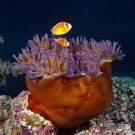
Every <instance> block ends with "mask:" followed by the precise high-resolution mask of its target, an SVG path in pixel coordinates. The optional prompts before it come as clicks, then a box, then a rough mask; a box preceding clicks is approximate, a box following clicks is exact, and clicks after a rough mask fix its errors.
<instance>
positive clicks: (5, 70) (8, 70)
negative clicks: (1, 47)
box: [0, 59, 18, 86]
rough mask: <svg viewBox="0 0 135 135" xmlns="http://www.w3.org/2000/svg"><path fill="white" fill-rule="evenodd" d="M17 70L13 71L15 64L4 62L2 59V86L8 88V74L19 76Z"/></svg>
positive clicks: (0, 70)
mask: <svg viewBox="0 0 135 135" xmlns="http://www.w3.org/2000/svg"><path fill="white" fill-rule="evenodd" d="M17 72H18V71H17V70H14V69H13V64H12V63H10V62H9V61H4V62H3V61H2V60H1V59H0V86H1V85H5V86H6V76H5V75H8V74H12V75H13V76H16V75H17Z"/></svg>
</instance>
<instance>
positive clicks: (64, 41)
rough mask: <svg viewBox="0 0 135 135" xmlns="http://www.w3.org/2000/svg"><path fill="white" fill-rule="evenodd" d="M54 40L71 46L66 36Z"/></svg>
mask: <svg viewBox="0 0 135 135" xmlns="http://www.w3.org/2000/svg"><path fill="white" fill-rule="evenodd" d="M54 41H56V42H57V43H59V44H60V45H62V46H64V47H67V46H69V42H68V41H67V40H65V39H64V38H58V39H54Z"/></svg>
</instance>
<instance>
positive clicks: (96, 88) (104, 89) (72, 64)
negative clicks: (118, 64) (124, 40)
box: [13, 34, 125, 128]
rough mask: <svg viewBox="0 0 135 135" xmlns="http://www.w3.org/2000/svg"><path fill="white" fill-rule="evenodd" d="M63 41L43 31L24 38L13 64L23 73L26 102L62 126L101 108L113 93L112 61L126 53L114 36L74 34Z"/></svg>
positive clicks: (75, 123) (89, 116) (79, 121)
mask: <svg viewBox="0 0 135 135" xmlns="http://www.w3.org/2000/svg"><path fill="white" fill-rule="evenodd" d="M69 42H70V45H69V47H66V48H65V47H62V46H60V45H59V44H58V43H56V42H55V41H53V39H49V38H48V35H47V34H45V36H44V37H42V39H41V40H40V39H39V37H38V35H36V36H35V37H33V40H29V41H28V46H29V47H30V49H29V48H28V47H26V49H22V54H19V57H18V58H17V57H16V56H15V55H13V57H14V58H15V59H16V61H17V63H15V66H14V69H18V70H21V71H22V73H25V74H26V85H27V88H28V90H29V91H30V93H31V95H29V98H28V102H29V105H28V108H29V109H30V110H31V111H33V112H34V113H37V114H40V115H41V116H43V117H44V118H46V119H49V120H50V121H51V122H52V123H53V124H56V125H57V126H58V127H61V128H71V127H75V126H78V125H80V124H82V123H84V122H86V121H88V120H89V119H92V118H94V117H96V116H98V115H100V114H101V113H103V112H104V111H105V110H106V109H107V108H108V107H109V106H110V104H111V102H112V98H113V91H112V82H111V62H112V61H113V60H118V59H119V60H121V59H122V58H123V57H124V56H125V55H124V54H123V53H122V51H121V50H120V45H118V43H117V42H113V43H112V42H111V41H108V40H107V41H104V40H103V41H101V42H96V41H95V40H93V39H91V40H90V42H88V41H87V40H86V38H82V37H80V38H79V37H77V39H69Z"/></svg>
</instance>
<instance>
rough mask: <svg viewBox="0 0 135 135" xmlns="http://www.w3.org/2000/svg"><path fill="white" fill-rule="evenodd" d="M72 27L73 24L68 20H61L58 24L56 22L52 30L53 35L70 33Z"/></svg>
mask: <svg viewBox="0 0 135 135" xmlns="http://www.w3.org/2000/svg"><path fill="white" fill-rule="evenodd" d="M71 28H72V25H71V24H69V23H66V22H60V23H58V24H56V25H55V26H54V27H53V28H52V30H51V32H52V34H53V35H63V34H66V33H68V32H69V31H70V30H71Z"/></svg>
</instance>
